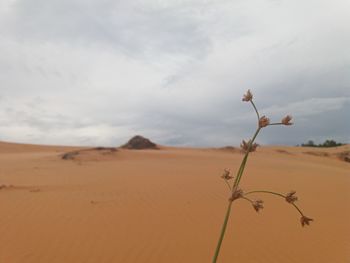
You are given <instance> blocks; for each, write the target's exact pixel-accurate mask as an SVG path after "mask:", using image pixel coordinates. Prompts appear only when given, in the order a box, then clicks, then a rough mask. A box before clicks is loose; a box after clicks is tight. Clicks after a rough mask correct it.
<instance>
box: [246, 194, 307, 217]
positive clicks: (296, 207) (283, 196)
mask: <svg viewBox="0 0 350 263" xmlns="http://www.w3.org/2000/svg"><path fill="white" fill-rule="evenodd" d="M254 193H265V194H272V195H277V196H279V197H282V198H283V199H285V198H286V196H285V195H283V194H280V193H276V192H272V191H265V190H259V191H250V192H247V193H245V194H244V195H249V194H254ZM290 204H292V205H293V206H294V207H295V209H296V210H298V212H299V214H300V215H301V216H304V214H303V212H302V211H301V210H300V208H299V207H298V206H297V205H296V204H294V203H290Z"/></svg>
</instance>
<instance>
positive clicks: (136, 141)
mask: <svg viewBox="0 0 350 263" xmlns="http://www.w3.org/2000/svg"><path fill="white" fill-rule="evenodd" d="M122 148H124V149H131V150H141V149H158V147H157V145H156V144H155V143H153V142H151V141H150V140H149V139H147V138H144V137H142V136H140V135H136V136H134V137H132V138H131V139H130V140H129V141H128V142H127V143H126V144H124V145H123V146H122Z"/></svg>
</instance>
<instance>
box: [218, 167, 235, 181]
mask: <svg viewBox="0 0 350 263" xmlns="http://www.w3.org/2000/svg"><path fill="white" fill-rule="evenodd" d="M221 178H223V179H224V180H230V179H232V178H233V176H231V171H230V170H229V169H225V170H224V173H223V174H222V175H221Z"/></svg>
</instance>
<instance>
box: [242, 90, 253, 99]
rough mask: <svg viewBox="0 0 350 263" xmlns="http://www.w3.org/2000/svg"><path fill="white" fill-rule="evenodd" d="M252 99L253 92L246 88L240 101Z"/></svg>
mask: <svg viewBox="0 0 350 263" xmlns="http://www.w3.org/2000/svg"><path fill="white" fill-rule="evenodd" d="M252 99H253V94H252V93H251V92H250V90H247V93H246V94H244V95H243V98H242V101H251V100H252Z"/></svg>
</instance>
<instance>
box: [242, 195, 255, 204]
mask: <svg viewBox="0 0 350 263" xmlns="http://www.w3.org/2000/svg"><path fill="white" fill-rule="evenodd" d="M241 198H242V199H244V200H247V201H249V202H250V203H251V204H253V200H251V199H249V198H247V197H244V196H242V197H241Z"/></svg>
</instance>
